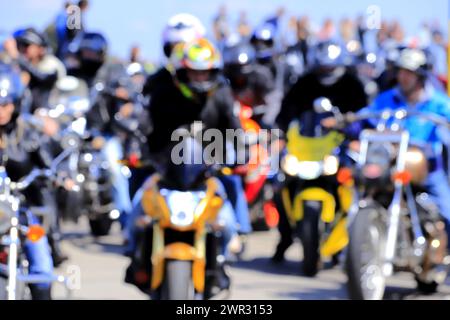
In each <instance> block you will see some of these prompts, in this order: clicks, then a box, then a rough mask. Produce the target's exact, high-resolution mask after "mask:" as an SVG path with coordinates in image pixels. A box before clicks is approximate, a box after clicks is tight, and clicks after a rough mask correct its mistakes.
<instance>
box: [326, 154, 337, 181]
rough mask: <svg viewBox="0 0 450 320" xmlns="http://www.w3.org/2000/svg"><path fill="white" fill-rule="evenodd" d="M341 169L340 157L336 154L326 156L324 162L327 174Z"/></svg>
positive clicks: (330, 174) (333, 173)
mask: <svg viewBox="0 0 450 320" xmlns="http://www.w3.org/2000/svg"><path fill="white" fill-rule="evenodd" d="M338 170H339V159H338V158H337V157H335V156H326V157H325V160H324V162H323V173H324V174H325V175H326V176H332V175H335V174H336V173H337V172H338Z"/></svg>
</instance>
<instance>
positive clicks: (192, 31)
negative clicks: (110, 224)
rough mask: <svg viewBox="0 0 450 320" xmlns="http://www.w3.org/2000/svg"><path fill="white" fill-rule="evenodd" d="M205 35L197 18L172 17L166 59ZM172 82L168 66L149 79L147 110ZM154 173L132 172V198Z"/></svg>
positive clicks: (166, 30)
mask: <svg viewBox="0 0 450 320" xmlns="http://www.w3.org/2000/svg"><path fill="white" fill-rule="evenodd" d="M205 34H206V29H205V27H204V26H203V24H202V23H201V21H200V20H199V19H198V18H197V17H195V16H193V15H191V14H186V13H181V14H177V15H174V16H172V17H171V18H170V19H169V20H168V22H167V24H166V26H165V28H164V30H163V32H162V50H163V53H164V57H165V58H166V59H169V58H170V56H171V54H172V51H173V48H174V47H175V46H176V45H177V44H180V43H186V42H189V41H193V40H195V39H199V38H201V37H203V36H205ZM171 82H172V75H171V73H170V71H169V70H168V69H167V67H166V66H163V67H162V68H160V69H159V70H158V71H157V72H156V73H154V74H152V75H151V76H149V77H147V79H146V81H145V83H144V86H143V89H142V96H143V99H144V107H145V109H148V107H149V103H150V101H151V97H152V95H153V93H154V91H157V90H159V88H161V86H160V85H161V84H165V83H171ZM139 128H140V129H139V130H142V131H143V132H142V134H144V135H148V133H149V132H148V130H149V129H150V128H149V126H148V123H145V124H144V125H143V126H140V127H139ZM144 148H145V147H144ZM144 152H148V148H145V150H144ZM152 173H154V168H152V167H151V166H150V167H148V166H146V167H144V168H138V169H134V170H132V180H131V181H130V195H131V196H132V197H134V195H135V193H136V191H137V190H138V189H139V188H140V187H141V186H142V184H143V183H144V182H145V180H146V179H147V178H148V177H149V176H150V175H151V174H152ZM128 225H130V223H128Z"/></svg>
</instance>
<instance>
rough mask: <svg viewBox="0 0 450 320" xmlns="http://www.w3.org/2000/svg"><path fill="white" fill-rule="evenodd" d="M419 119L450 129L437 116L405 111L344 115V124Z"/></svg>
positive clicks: (446, 122)
mask: <svg viewBox="0 0 450 320" xmlns="http://www.w3.org/2000/svg"><path fill="white" fill-rule="evenodd" d="M413 116H414V117H421V118H423V119H425V120H428V121H430V122H433V123H434V124H435V125H438V126H443V127H445V128H447V129H450V122H449V121H448V120H447V119H446V118H444V117H442V116H439V115H435V114H430V113H425V112H421V111H407V110H397V111H393V110H386V111H381V112H368V113H362V114H355V113H351V112H350V113H346V114H345V115H344V122H345V124H351V123H354V122H358V121H363V120H368V119H377V118H381V119H385V120H388V119H390V118H393V117H394V118H396V119H397V120H403V119H405V118H408V117H413Z"/></svg>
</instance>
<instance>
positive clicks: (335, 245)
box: [282, 186, 352, 258]
mask: <svg viewBox="0 0 450 320" xmlns="http://www.w3.org/2000/svg"><path fill="white" fill-rule="evenodd" d="M338 194H339V199H340V202H341V206H342V211H343V212H348V211H349V209H350V206H351V204H352V192H351V189H350V188H349V187H344V186H339V188H338ZM282 199H283V204H284V207H285V209H286V212H287V214H288V217H289V220H290V221H291V224H293V225H295V224H296V223H297V222H298V221H301V220H302V219H303V217H304V211H303V201H320V202H322V212H321V220H322V221H323V222H325V223H332V222H333V221H334V219H335V218H336V217H335V212H336V201H335V199H334V197H333V195H331V194H330V193H328V192H326V191H325V190H323V189H320V188H309V189H306V190H304V191H303V192H301V193H299V194H298V195H297V196H296V197H295V198H294V204H293V205H292V204H291V200H290V199H291V198H290V195H289V190H288V189H287V188H285V189H283V190H282ZM348 241H349V236H348V231H347V217H346V216H343V217H342V218H341V219H340V220H339V221H338V223H337V224H336V225H335V226H334V227H333V230H332V232H331V234H330V235H329V236H328V238H327V239H326V240H325V241H324V242H323V243H322V244H321V246H320V254H321V256H322V257H323V258H327V257H331V256H333V255H335V254H337V253H338V252H340V251H342V250H343V249H344V248H345V247H346V246H347V245H348Z"/></svg>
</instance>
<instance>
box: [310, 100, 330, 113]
mask: <svg viewBox="0 0 450 320" xmlns="http://www.w3.org/2000/svg"><path fill="white" fill-rule="evenodd" d="M314 111H315V112H316V113H327V112H332V111H333V105H332V104H331V101H330V99H327V98H318V99H316V100H314Z"/></svg>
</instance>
